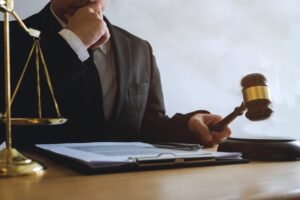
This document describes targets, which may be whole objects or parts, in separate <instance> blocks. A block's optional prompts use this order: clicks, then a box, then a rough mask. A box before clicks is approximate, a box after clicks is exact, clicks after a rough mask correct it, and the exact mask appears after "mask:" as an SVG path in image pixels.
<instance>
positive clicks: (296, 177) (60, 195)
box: [0, 154, 300, 200]
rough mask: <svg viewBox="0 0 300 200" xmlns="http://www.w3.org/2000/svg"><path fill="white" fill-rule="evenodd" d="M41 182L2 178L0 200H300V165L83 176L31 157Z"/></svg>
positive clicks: (29, 178) (261, 164)
mask: <svg viewBox="0 0 300 200" xmlns="http://www.w3.org/2000/svg"><path fill="white" fill-rule="evenodd" d="M31 157H33V158H35V159H37V160H38V161H40V162H42V163H43V164H45V165H46V166H47V168H48V169H47V170H46V171H45V172H44V174H43V175H40V176H24V177H17V178H0V200H13V199H15V200H50V199H51V200H60V199H72V200H99V199H112V200H114V199H121V200H126V199H129V200H132V199H139V200H147V199H155V200H160V199H166V200H173V199H184V200H188V199H197V200H198V199H205V200H206V199H222V200H224V199H300V161H297V162H265V163H264V162H253V163H250V164H237V165H224V166H212V167H211V166H210V167H191V168H181V169H168V170H154V171H144V172H128V173H114V174H99V175H93V176H84V175H80V174H78V173H76V172H74V171H72V170H70V169H67V168H65V167H63V166H61V165H59V164H57V163H54V162H52V161H51V160H48V159H47V158H44V157H41V156H40V155H37V154H31Z"/></svg>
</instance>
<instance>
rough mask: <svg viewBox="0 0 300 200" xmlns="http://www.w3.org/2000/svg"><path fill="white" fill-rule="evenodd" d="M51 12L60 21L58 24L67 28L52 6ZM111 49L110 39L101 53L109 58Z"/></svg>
mask: <svg viewBox="0 0 300 200" xmlns="http://www.w3.org/2000/svg"><path fill="white" fill-rule="evenodd" d="M50 10H51V13H52V15H53V16H54V17H55V19H56V20H57V21H58V23H59V24H60V25H61V26H62V27H63V28H64V27H66V25H67V24H66V23H65V22H64V21H62V20H61V19H60V18H59V17H58V16H57V15H56V14H55V12H54V10H53V8H52V4H51V6H50ZM109 49H110V39H109V40H108V41H107V42H106V43H103V44H101V45H100V49H99V50H100V51H101V52H102V53H103V54H104V55H105V56H107V54H108V51H109Z"/></svg>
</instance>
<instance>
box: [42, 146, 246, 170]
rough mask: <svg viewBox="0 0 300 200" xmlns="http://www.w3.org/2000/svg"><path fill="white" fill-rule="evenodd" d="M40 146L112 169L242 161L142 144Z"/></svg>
mask: <svg viewBox="0 0 300 200" xmlns="http://www.w3.org/2000/svg"><path fill="white" fill-rule="evenodd" d="M36 146H37V147H39V148H41V149H44V150H47V151H50V152H54V153H56V154H60V155H63V156H67V157H70V158H74V159H77V160H80V161H82V162H85V163H87V164H91V165H99V166H105V165H107V166H112V165H123V164H127V163H131V162H135V160H136V159H139V158H153V159H166V158H199V159H201V158H210V157H211V158H216V156H217V157H220V158H221V157H224V158H225V157H230V158H238V157H240V156H241V154H239V153H219V152H209V151H205V150H202V149H200V150H195V151H183V150H175V149H164V148H157V147H155V146H153V145H151V144H147V143H141V142H95V143H65V144H39V145H36Z"/></svg>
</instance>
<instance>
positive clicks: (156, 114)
mask: <svg viewBox="0 0 300 200" xmlns="http://www.w3.org/2000/svg"><path fill="white" fill-rule="evenodd" d="M149 48H150V52H151V55H150V77H151V79H150V91H149V97H148V102H147V107H146V110H145V114H144V118H143V122H142V132H143V133H144V135H145V136H146V140H147V141H150V142H151V141H170V142H187V143H198V142H199V141H198V140H197V137H196V135H195V133H193V132H192V131H190V130H189V128H188V121H189V119H190V117H191V116H192V115H194V114H196V113H209V112H207V111H204V110H199V111H195V112H192V113H188V114H180V113H177V114H175V115H174V116H173V117H171V118H170V117H168V116H167V115H166V114H165V106H164V99H163V92H162V85H161V79H160V73H159V70H158V67H157V64H156V61H155V57H154V56H153V54H152V50H151V47H150V45H149Z"/></svg>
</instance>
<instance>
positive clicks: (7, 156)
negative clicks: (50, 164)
mask: <svg viewBox="0 0 300 200" xmlns="http://www.w3.org/2000/svg"><path fill="white" fill-rule="evenodd" d="M43 170H44V167H43V166H42V165H40V164H39V163H37V162H35V161H33V160H31V159H29V158H27V157H25V156H23V155H22V154H21V153H19V152H18V151H17V150H16V149H14V148H11V149H3V150H1V151H0V177H8V176H23V175H31V174H40V173H42V172H43Z"/></svg>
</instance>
